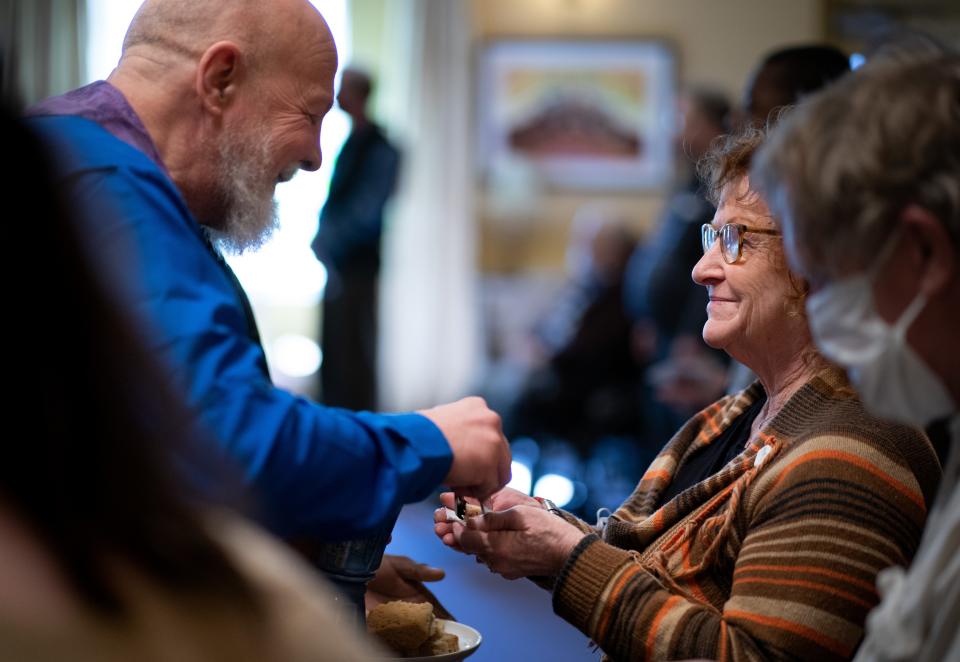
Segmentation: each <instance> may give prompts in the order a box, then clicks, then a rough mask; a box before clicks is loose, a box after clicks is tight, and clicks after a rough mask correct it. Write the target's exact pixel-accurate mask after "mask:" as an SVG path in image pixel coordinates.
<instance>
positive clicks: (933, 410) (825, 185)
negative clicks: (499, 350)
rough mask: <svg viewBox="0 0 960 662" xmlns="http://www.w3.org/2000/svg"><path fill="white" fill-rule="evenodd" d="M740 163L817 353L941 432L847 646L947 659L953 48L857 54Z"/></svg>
mask: <svg viewBox="0 0 960 662" xmlns="http://www.w3.org/2000/svg"><path fill="white" fill-rule="evenodd" d="M753 173H754V176H755V180H756V181H757V183H758V187H759V188H760V189H761V190H762V191H764V192H765V195H766V196H767V198H768V199H769V200H770V201H771V206H772V208H773V209H774V210H775V213H778V214H779V215H780V216H781V218H782V219H783V227H784V239H785V244H786V247H787V253H788V255H789V258H790V260H791V263H792V264H793V265H794V266H795V268H796V269H797V270H798V271H799V272H800V273H801V274H803V275H804V276H805V277H806V278H808V279H809V280H810V282H811V283H812V286H813V288H814V293H813V294H812V295H811V296H810V297H809V299H808V301H807V313H808V315H809V318H810V325H811V329H812V332H813V337H814V340H815V341H816V343H817V345H818V347H819V348H820V351H821V352H823V354H824V355H825V356H827V357H828V358H830V359H832V360H833V361H835V362H836V363H838V364H840V365H841V366H843V367H845V368H847V371H848V373H849V375H850V379H851V381H852V382H853V384H854V385H855V387H856V388H857V390H858V391H859V392H860V396H861V398H862V400H863V403H864V405H865V406H866V407H867V408H868V409H869V410H871V411H873V412H875V413H876V414H878V415H880V416H883V417H886V418H889V419H893V420H896V421H900V422H905V423H909V424H912V425H919V426H929V425H931V424H934V423H936V422H938V421H940V422H944V421H945V422H946V424H947V426H948V429H949V432H950V442H949V448H948V449H947V455H946V461H945V468H944V473H943V480H942V482H941V484H940V486H939V488H938V492H937V497H936V501H935V503H934V504H933V507H932V509H931V511H930V515H929V518H928V521H927V526H926V529H925V531H924V534H923V538H922V540H921V544H920V548H919V550H918V552H917V556H916V558H915V559H914V561H913V563H912V564H911V565H909V566H908V567H909V569H908V570H905V569H904V568H899V567H897V568H891V569H888V570H886V571H884V572H883V573H881V575H880V576H879V578H878V582H877V586H878V589H879V593H880V594H881V596H882V598H883V600H882V602H881V603H880V605H879V606H878V607H877V608H876V609H875V610H874V611H873V612H872V613H871V614H870V616H869V618H868V620H867V632H866V636H865V639H864V641H863V644H862V646H861V648H860V650H859V652H858V655H857V659H858V660H864V661H865V660H871V661H873V660H876V661H894V660H896V661H901V660H902V661H907V660H911V661H916V662H934V661H939V660H960V554H958V550H960V413H958V403H960V351H958V348H957V341H958V339H960V57H958V56H957V55H955V54H946V53H944V52H943V51H941V52H939V53H930V52H928V53H926V54H923V55H916V56H915V57H904V56H903V54H902V53H901V54H900V56H898V57H882V58H880V59H878V60H877V61H875V62H871V63H868V64H867V65H866V66H864V67H863V68H862V69H861V70H859V71H858V72H856V74H855V75H852V76H851V77H849V78H848V79H846V80H844V81H842V82H840V83H839V84H837V85H836V86H835V87H832V88H830V89H828V90H827V91H825V92H823V93H822V94H819V95H817V96H816V97H815V98H812V99H810V100H809V102H808V103H806V104H804V105H803V106H801V107H800V108H798V109H797V110H796V111H795V112H794V113H793V114H792V115H791V116H790V117H789V118H788V119H787V120H786V121H785V122H783V123H782V124H781V126H780V127H779V129H778V130H777V131H776V132H775V134H774V135H773V136H772V138H771V139H770V141H769V143H768V144H767V146H766V147H765V148H764V149H763V150H762V151H761V153H760V154H759V156H758V159H757V161H756V163H755V167H754V170H753Z"/></svg>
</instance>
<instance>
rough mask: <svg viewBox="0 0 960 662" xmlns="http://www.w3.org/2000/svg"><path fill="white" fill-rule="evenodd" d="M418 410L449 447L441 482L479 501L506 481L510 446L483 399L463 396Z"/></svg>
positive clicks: (495, 414)
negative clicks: (446, 469) (449, 461)
mask: <svg viewBox="0 0 960 662" xmlns="http://www.w3.org/2000/svg"><path fill="white" fill-rule="evenodd" d="M420 413H421V414H423V415H424V416H426V417H427V418H429V419H430V420H431V421H432V422H433V423H434V425H436V426H437V427H438V428H440V431H441V432H442V433H443V436H444V437H446V438H447V442H448V443H449V444H450V448H451V450H453V464H452V465H451V466H450V472H449V473H448V474H447V477H446V478H445V479H444V481H443V482H444V484H445V485H447V486H449V487H450V488H451V489H453V490H454V491H456V492H457V493H458V494H463V495H465V496H472V497H476V498H477V499H480V500H483V499H486V498H487V497H489V496H490V495H491V494H493V493H494V492H496V491H497V490H499V489H500V488H501V487H503V486H504V485H506V484H507V483H508V482H510V447H509V446H508V444H507V439H506V437H504V436H503V428H502V427H501V423H500V416H499V415H498V414H497V413H496V412H495V411H493V410H492V409H490V408H489V407H487V403H486V402H484V400H483V398H476V397H472V398H464V399H463V400H457V401H456V402H452V403H450V404H446V405H440V406H438V407H433V408H432V409H427V410H424V411H421V412H420Z"/></svg>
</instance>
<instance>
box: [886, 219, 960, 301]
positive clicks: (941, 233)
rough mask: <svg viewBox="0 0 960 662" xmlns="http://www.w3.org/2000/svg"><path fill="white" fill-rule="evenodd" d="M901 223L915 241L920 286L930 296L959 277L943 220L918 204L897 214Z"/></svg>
mask: <svg viewBox="0 0 960 662" xmlns="http://www.w3.org/2000/svg"><path fill="white" fill-rule="evenodd" d="M900 222H901V223H902V224H903V226H904V228H905V229H906V230H907V232H908V233H909V234H910V235H911V236H912V237H913V238H914V240H915V241H916V242H918V247H919V250H920V254H921V258H922V265H923V267H922V269H923V271H922V273H921V275H920V278H921V281H920V289H921V291H922V292H923V293H924V294H926V295H927V297H928V298H931V299H932V298H934V297H936V296H937V295H939V294H940V293H941V292H943V291H944V289H945V288H948V287H950V284H951V281H952V280H953V279H954V278H957V277H958V276H960V274H958V271H957V270H958V268H960V264H958V255H957V247H956V246H955V244H954V240H953V237H951V236H950V233H949V232H947V228H946V227H945V226H944V224H943V221H941V220H940V219H939V218H937V217H936V216H935V215H934V214H932V213H931V212H930V211H928V210H927V209H925V208H923V207H921V206H920V205H916V204H911V205H907V206H906V207H905V208H904V209H903V211H902V212H901V213H900Z"/></svg>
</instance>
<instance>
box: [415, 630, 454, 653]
mask: <svg viewBox="0 0 960 662" xmlns="http://www.w3.org/2000/svg"><path fill="white" fill-rule="evenodd" d="M458 650H460V638H459V637H458V636H457V635H455V634H449V633H447V632H444V631H443V630H441V629H439V628H438V629H437V631H436V632H434V633H433V634H431V635H430V638H429V639H427V640H426V641H425V642H423V644H421V646H420V649H419V650H418V651H417V654H418V655H424V656H426V655H444V654H445V653H456V652H457V651H458Z"/></svg>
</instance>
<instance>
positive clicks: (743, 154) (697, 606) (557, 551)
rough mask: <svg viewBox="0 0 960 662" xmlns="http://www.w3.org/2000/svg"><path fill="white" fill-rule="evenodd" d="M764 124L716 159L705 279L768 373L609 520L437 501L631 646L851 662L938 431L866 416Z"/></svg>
mask: <svg viewBox="0 0 960 662" xmlns="http://www.w3.org/2000/svg"><path fill="white" fill-rule="evenodd" d="M763 139H764V134H763V131H761V130H758V129H756V130H748V131H746V132H745V133H743V134H742V135H736V136H730V137H728V139H727V140H726V141H725V142H723V143H722V144H721V145H719V146H718V148H717V149H716V150H714V151H712V152H711V154H710V155H709V156H708V157H707V159H706V161H705V162H704V163H703V166H704V167H703V171H704V173H705V175H706V179H708V181H709V189H710V190H711V193H712V196H711V199H712V201H713V202H714V203H715V204H716V210H717V211H716V214H715V215H714V217H713V220H712V221H711V222H710V223H707V224H704V225H703V226H702V227H701V242H700V243H701V247H702V250H703V254H702V255H701V257H700V260H699V262H697V264H696V266H695V267H694V268H693V274H692V275H693V278H694V280H695V281H696V282H697V283H699V284H700V285H702V286H704V288H705V289H706V291H707V297H708V301H709V303H708V304H707V321H706V323H705V324H704V326H703V331H702V333H703V339H704V341H705V342H706V343H707V344H709V345H710V346H711V347H714V348H716V349H722V350H723V351H725V352H727V353H728V354H730V355H731V356H732V357H734V358H735V359H737V360H739V361H742V362H743V363H744V364H745V365H746V366H748V367H749V368H750V369H752V370H753V371H755V372H756V374H757V376H758V380H757V381H755V382H754V383H753V384H751V385H750V386H749V387H748V388H746V389H745V390H743V391H741V392H739V393H737V394H734V395H730V396H727V397H724V398H721V399H720V400H718V401H716V402H714V403H713V404H711V405H709V406H707V407H706V408H705V409H703V410H702V411H700V412H699V413H697V414H696V415H694V416H693V417H692V418H691V419H690V420H688V421H687V422H686V423H685V424H684V425H683V426H682V427H681V428H680V429H679V430H678V431H677V433H676V434H675V435H674V436H673V438H672V439H670V441H669V442H667V445H666V446H665V447H664V448H663V450H662V451H661V452H660V454H659V456H658V457H657V458H656V459H655V460H654V461H653V463H652V464H651V465H650V467H649V469H648V470H647V471H646V473H645V474H644V476H643V478H642V479H641V481H640V483H639V484H638V485H637V487H636V488H635V490H634V492H633V494H632V495H631V496H630V497H629V498H628V499H627V500H626V501H625V502H624V503H623V504H622V505H621V506H620V507H619V508H617V510H616V511H615V512H614V513H613V514H611V515H610V516H609V517H608V518H604V519H601V520H600V521H598V522H597V524H596V526H591V525H588V524H587V523H585V522H583V521H581V520H579V519H577V518H576V517H574V516H572V515H570V514H569V513H565V512H563V511H560V510H559V509H557V508H556V507H555V506H553V504H551V503H549V502H546V501H544V502H543V503H542V504H541V503H538V502H537V501H536V500H535V499H532V498H530V497H528V496H526V495H525V494H522V493H519V492H517V491H515V490H511V489H510V488H507V489H505V490H502V491H501V492H499V493H497V494H496V495H494V497H493V498H491V499H490V500H489V502H488V503H487V506H488V507H490V508H491V509H492V510H493V511H494V512H491V513H487V514H484V515H480V516H478V517H473V518H470V519H468V520H467V521H466V523H465V524H462V523H459V522H456V521H454V522H449V521H448V518H447V516H446V513H445V512H444V510H443V509H441V510H439V511H438V512H437V513H436V515H435V519H436V520H437V522H436V524H435V528H434V531H435V533H436V534H437V535H438V536H439V537H440V538H441V539H442V540H443V542H444V543H445V544H447V545H450V546H452V547H454V548H456V549H459V550H461V551H464V552H468V553H472V554H476V555H477V558H478V559H480V560H481V561H483V562H484V563H486V564H487V565H488V566H489V567H490V569H491V570H493V571H494V572H497V573H499V574H501V575H503V576H505V577H507V578H516V577H521V576H527V577H532V578H533V577H535V578H537V579H538V580H539V581H540V583H541V584H543V585H544V586H546V587H549V588H550V589H551V590H552V593H553V608H554V610H555V611H556V612H557V614H559V615H560V616H561V617H563V618H565V619H566V620H567V621H569V622H570V623H571V624H572V625H574V626H575V627H578V628H579V629H580V630H582V631H583V632H584V633H585V634H586V635H587V636H589V637H590V638H591V639H592V640H593V641H595V642H596V643H597V644H598V645H599V646H600V647H601V648H602V649H603V651H604V653H606V654H607V655H608V656H609V657H610V658H611V659H614V660H678V659H685V658H691V657H709V658H710V659H720V660H730V661H739V660H786V659H799V660H848V659H850V658H851V657H852V656H853V654H854V652H855V651H856V648H857V644H858V643H859V641H860V639H861V638H862V635H863V625H864V621H865V619H866V616H867V613H868V612H869V611H870V609H871V608H872V607H873V606H875V605H876V603H877V600H878V598H877V595H876V591H875V589H874V583H875V581H876V577H877V574H878V573H879V572H880V571H881V570H883V569H884V568H887V567H889V566H891V565H896V564H908V563H910V560H911V558H912V556H913V553H914V550H915V549H916V547H917V545H918V544H919V541H920V536H921V532H922V529H923V523H924V521H925V519H926V515H927V511H928V508H929V504H931V503H932V500H933V493H934V491H935V489H936V485H937V483H938V481H939V480H940V466H939V464H938V462H937V459H936V455H935V454H934V452H933V448H932V447H931V446H930V443H929V441H928V440H927V439H926V438H925V437H924V435H923V434H922V432H921V431H920V430H918V429H916V428H914V427H909V426H904V425H898V424H896V423H891V422H888V421H883V420H881V419H879V418H877V417H875V416H873V415H871V414H869V413H868V412H867V411H865V410H864V407H863V405H862V404H861V402H860V401H859V399H858V398H857V395H856V393H855V391H854V390H853V389H852V388H851V386H850V383H849V381H848V380H847V378H846V376H845V375H844V373H843V371H842V370H841V369H840V368H838V367H837V366H836V365H834V364H832V363H831V362H830V361H828V360H827V359H826V358H824V357H823V356H822V355H821V354H820V353H819V352H818V351H817V349H816V347H815V346H814V344H813V340H812V338H811V336H810V331H809V326H808V323H807V316H806V314H805V312H804V301H805V299H806V295H807V284H806V282H805V281H804V280H803V279H801V278H799V277H798V276H797V275H796V274H795V273H794V272H792V271H791V270H790V269H789V267H788V265H787V262H786V257H785V255H784V249H783V243H782V240H781V238H780V227H779V222H778V219H777V217H776V216H775V215H774V214H772V213H771V211H770V210H769V208H768V207H767V204H766V200H765V198H764V197H763V196H761V195H759V194H758V193H757V192H756V190H755V189H754V188H753V185H752V179H751V178H750V176H749V175H748V171H749V167H750V163H751V160H752V158H753V155H754V154H755V153H756V150H757V148H758V147H759V146H760V145H761V144H762V142H763ZM441 501H442V502H443V503H444V505H446V506H448V507H449V506H452V505H453V503H452V495H450V494H447V495H443V496H442V497H441Z"/></svg>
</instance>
